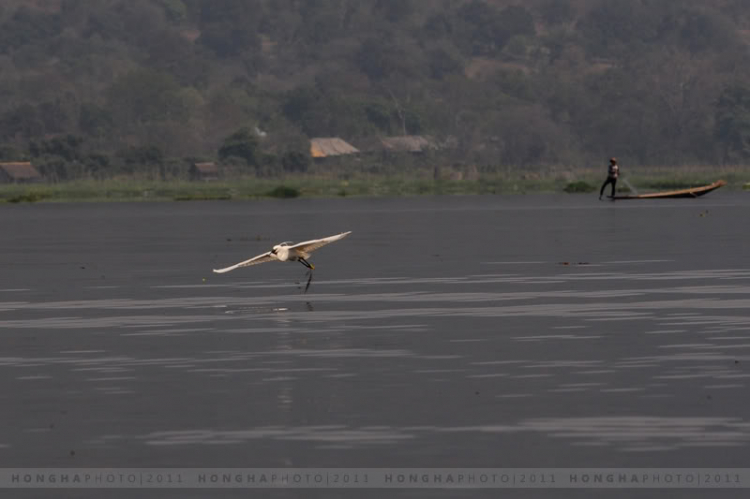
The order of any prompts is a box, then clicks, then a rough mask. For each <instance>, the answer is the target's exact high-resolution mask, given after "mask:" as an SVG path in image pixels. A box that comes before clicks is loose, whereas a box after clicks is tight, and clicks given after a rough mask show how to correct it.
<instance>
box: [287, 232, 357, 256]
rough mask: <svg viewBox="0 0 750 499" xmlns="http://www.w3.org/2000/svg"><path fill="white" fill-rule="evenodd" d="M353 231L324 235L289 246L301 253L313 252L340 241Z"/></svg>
mask: <svg viewBox="0 0 750 499" xmlns="http://www.w3.org/2000/svg"><path fill="white" fill-rule="evenodd" d="M351 233H352V231H349V232H342V233H341V234H336V235H335V236H330V237H324V238H323V239H313V240H311V241H304V242H301V243H297V244H295V245H294V246H289V249H293V250H297V251H299V252H301V253H312V252H313V251H315V250H316V249H318V248H320V247H322V246H325V245H326V244H328V243H332V242H334V241H338V240H339V239H344V238H345V237H346V236H348V235H349V234H351Z"/></svg>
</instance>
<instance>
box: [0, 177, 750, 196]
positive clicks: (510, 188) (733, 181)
mask: <svg viewBox="0 0 750 499" xmlns="http://www.w3.org/2000/svg"><path fill="white" fill-rule="evenodd" d="M625 178H627V179H628V180H629V181H630V183H631V184H633V186H634V187H635V188H636V189H638V190H639V191H640V192H649V191H650V192H654V191H659V190H671V189H681V188H687V187H696V186H701V185H706V184H709V183H711V182H714V181H716V180H718V179H719V178H722V179H724V180H726V181H727V182H728V185H727V186H726V187H724V189H730V190H735V189H736V190H741V189H743V188H747V185H748V183H749V182H750V172H748V171H744V170H742V169H732V170H724V171H721V170H718V169H711V170H691V171H684V172H683V171H672V172H665V171H663V170H651V171H634V172H632V174H629V175H627V176H626V177H625ZM603 180H604V177H603V176H602V174H601V172H599V171H596V172H594V171H593V170H582V171H580V172H576V173H570V172H565V173H560V172H557V173H555V172H550V173H526V174H519V175H513V174H487V175H482V176H481V177H480V178H479V179H478V180H449V179H441V180H434V179H432V178H425V177H418V176H414V175H412V176H396V175H393V176H383V175H380V176H375V175H373V176H368V175H354V176H352V177H351V178H349V179H348V180H342V179H340V178H336V177H327V176H320V175H316V176H310V175H296V176H288V177H284V178H273V179H270V178H254V177H245V178H237V179H232V180H224V181H215V182H189V181H185V180H174V181H157V180H137V179H109V180H76V181H71V182H65V183H56V184H47V183H42V184H5V185H0V203H10V204H14V203H35V202H105V201H115V202H122V201H134V202H137V201H232V200H253V199H273V198H277V199H290V198H298V197H303V198H314V197H323V198H335V197H405V196H423V195H433V196H435V195H438V196H439V195H512V194H553V193H568V194H570V195H573V194H590V193H591V192H595V191H596V190H598V188H599V185H600V184H601V182H602V181H603ZM620 183H621V184H623V183H622V182H620ZM621 187H622V191H623V192H626V191H627V188H626V187H625V186H624V185H622V186H621Z"/></svg>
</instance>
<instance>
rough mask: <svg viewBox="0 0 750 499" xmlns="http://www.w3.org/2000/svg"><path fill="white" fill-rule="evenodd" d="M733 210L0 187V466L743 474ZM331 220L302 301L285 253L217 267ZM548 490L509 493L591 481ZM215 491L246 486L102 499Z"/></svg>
mask: <svg viewBox="0 0 750 499" xmlns="http://www.w3.org/2000/svg"><path fill="white" fill-rule="evenodd" d="M749 209H750V194H747V193H733V192H716V193H712V194H710V195H708V196H706V197H704V198H699V199H694V200H692V199H691V200H653V201H623V202H617V203H612V202H609V201H608V202H604V201H602V202H599V201H597V199H596V196H577V195H576V196H509V197H439V198H411V199H335V200H290V201H263V202H248V203H243V202H205V203H200V202H194V203H184V204H183V203H163V204H158V203H154V204H151V203H132V204H38V205H13V206H10V205H8V206H2V207H1V209H0V233H1V234H2V237H1V238H0V276H2V278H1V280H0V339H1V340H2V351H0V467H5V468H9V467H16V468H18V467H35V468H40V467H114V468H127V467H195V468H218V467H233V468H246V467H265V468H271V467H297V468H305V467H374V468H382V467H411V468H434V467H441V468H450V467H460V468H471V467H550V468H553V467H640V468H646V467H658V468H668V467H675V468H676V467H743V466H744V465H745V464H746V463H747V462H748V458H749V457H750V403H748V402H747V399H748V397H747V394H748V383H749V382H750V312H748V310H749V307H750V264H749V263H748V248H749V247H750V246H749V245H750V231H749V230H748V213H749ZM346 230H351V231H353V232H352V234H351V235H350V236H349V237H348V238H347V239H345V240H343V241H341V242H338V243H335V244H332V245H330V246H327V247H325V248H323V249H321V250H319V252H316V253H315V254H314V255H313V258H312V259H311V261H312V262H313V263H314V264H315V265H316V270H315V273H314V280H313V282H312V285H311V287H310V290H309V291H308V293H306V294H304V293H302V289H301V288H302V286H303V285H304V283H305V272H306V270H305V269H304V267H302V265H299V264H296V263H284V264H281V263H269V264H265V265H261V266H257V267H251V268H245V269H239V270H236V271H234V272H231V273H228V274H223V275H217V274H213V273H212V272H211V269H213V268H219V267H223V266H227V265H231V264H233V263H236V262H238V261H241V260H244V259H246V258H249V257H251V256H253V255H256V254H258V253H262V252H264V251H267V250H268V249H269V248H270V246H272V245H273V244H276V243H278V242H280V241H286V240H297V241H299V240H304V239H309V238H315V237H322V236H328V235H332V234H336V233H338V232H342V231H346ZM41 492H42V491H38V490H37V491H25V492H17V493H16V492H14V493H13V494H14V497H40V496H41ZM546 492H547V493H546V494H545V495H544V496H542V495H538V494H539V492H534V491H523V490H519V491H511V492H510V493H511V494H513V495H512V497H581V496H585V497H588V496H591V497H599V495H597V493H596V491H568V492H565V491H557V492H555V491H546ZM644 492H648V491H639V493H638V495H637V497H645V495H643V493H644ZM664 492H666V491H651V492H649V494H652V495H653V497H657V495H658V496H659V497H662V496H665V493H664ZM498 493H499V492H498V491H484V492H478V491H474V492H466V491H465V492H456V491H453V492H451V491H446V490H410V491H409V490H402V491H383V490H374V491H373V490H371V491H362V492H357V491H351V490H349V491H333V490H307V491H289V490H287V491H268V493H266V492H263V493H262V496H263V497H299V496H301V495H303V496H304V497H354V496H356V497H381V496H385V495H386V494H387V495H388V496H394V495H397V496H399V497H456V495H459V496H462V497H469V496H471V497H474V496H477V495H480V496H482V497H497V496H498ZM57 494H58V495H57V496H55V495H54V493H53V492H50V493H48V494H46V495H44V497H63V496H64V497H86V498H89V497H102V495H101V494H102V493H101V492H96V491H70V492H66V493H65V494H64V495H63V494H62V493H61V492H60V491H58V492H57ZM209 494H210V495H209ZM503 494H504V497H505V496H509V495H508V494H507V493H505V492H504V493H503ZM691 494H693V495H691ZM707 494H710V492H704V493H703V494H702V495H701V494H700V493H699V492H698V491H693V492H690V493H686V492H684V491H682V492H679V493H678V492H675V493H673V494H666V496H667V497H710V495H707ZM724 495H725V496H726V494H724ZM209 496H210V497H214V496H216V497H248V496H249V491H241V490H240V491H212V492H208V491H195V490H192V491H191V490H186V491H175V490H170V491H158V492H157V491H137V492H136V491H122V490H119V491H118V490H112V491H107V492H106V495H105V497H169V498H172V497H175V498H176V497H181V498H198V497H209ZM634 496H635V493H634V492H633V491H627V490H626V491H613V492H611V493H608V495H607V497H622V498H625V497H634ZM736 497H742V496H741V495H737V496H736Z"/></svg>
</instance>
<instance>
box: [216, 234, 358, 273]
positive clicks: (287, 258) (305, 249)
mask: <svg viewBox="0 0 750 499" xmlns="http://www.w3.org/2000/svg"><path fill="white" fill-rule="evenodd" d="M351 233H352V232H351V231H349V232H342V233H341V234H337V235H335V236H330V237H324V238H323V239H313V240H310V241H304V242H301V243H297V244H292V243H291V242H289V241H286V242H283V243H279V244H277V245H276V246H274V247H273V249H272V250H271V251H268V252H266V253H263V254H262V255H258V256H254V257H253V258H251V259H249V260H245V261H244V262H240V263H238V264H236V265H232V266H231V267H226V268H223V269H214V272H216V273H217V274H223V273H224V272H229V271H230V270H234V269H239V268H242V267H250V266H251V265H258V264H259V263H265V262H272V261H274V260H278V261H279V262H300V263H301V264H302V265H304V266H305V267H307V268H308V269H310V270H314V269H315V265H313V264H311V263H310V262H308V261H307V259H308V258H310V253H312V252H313V251H315V250H316V249H318V248H321V247H323V246H325V245H326V244H328V243H332V242H334V241H338V240H340V239H344V238H345V237H346V236H348V235H349V234H351ZM308 286H309V282H308Z"/></svg>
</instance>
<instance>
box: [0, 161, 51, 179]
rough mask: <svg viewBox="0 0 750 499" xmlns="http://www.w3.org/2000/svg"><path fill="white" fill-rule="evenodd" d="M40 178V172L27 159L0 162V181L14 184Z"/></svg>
mask: <svg viewBox="0 0 750 499" xmlns="http://www.w3.org/2000/svg"><path fill="white" fill-rule="evenodd" d="M41 180H42V176H41V174H40V173H39V172H38V171H37V169H36V168H34V165H32V164H31V163H29V162H28V161H26V162H12V163H0V183H5V184H15V183H25V182H40V181H41Z"/></svg>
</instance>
